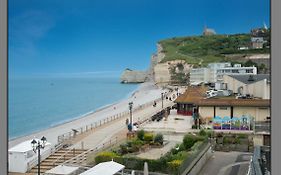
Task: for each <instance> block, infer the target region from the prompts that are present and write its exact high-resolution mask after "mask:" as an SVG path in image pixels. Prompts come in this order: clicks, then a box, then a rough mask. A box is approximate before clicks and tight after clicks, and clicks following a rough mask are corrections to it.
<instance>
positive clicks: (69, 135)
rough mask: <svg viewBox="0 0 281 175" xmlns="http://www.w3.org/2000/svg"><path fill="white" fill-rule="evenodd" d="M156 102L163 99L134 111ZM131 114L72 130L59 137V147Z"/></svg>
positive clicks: (151, 103)
mask: <svg viewBox="0 0 281 175" xmlns="http://www.w3.org/2000/svg"><path fill="white" fill-rule="evenodd" d="M154 101H156V102H159V101H161V98H158V99H156V100H153V101H150V102H147V103H145V104H142V105H139V106H138V107H136V108H134V109H133V111H134V112H136V111H139V110H141V109H143V108H146V107H148V106H152V105H153V104H154ZM129 114H130V112H129V111H124V112H121V113H118V114H115V115H113V116H109V117H107V118H104V119H101V120H99V121H96V122H93V123H90V124H88V125H85V126H82V127H80V128H75V129H72V131H69V132H67V133H64V134H62V135H59V136H58V143H57V145H61V144H63V143H64V144H66V142H67V141H70V140H72V139H74V138H75V137H76V136H78V135H81V134H83V133H86V132H88V131H91V130H94V129H96V128H99V127H101V126H104V125H105V124H107V123H110V122H112V121H115V120H118V119H121V118H123V117H125V116H127V115H129Z"/></svg>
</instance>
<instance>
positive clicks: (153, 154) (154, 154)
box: [137, 135, 184, 159]
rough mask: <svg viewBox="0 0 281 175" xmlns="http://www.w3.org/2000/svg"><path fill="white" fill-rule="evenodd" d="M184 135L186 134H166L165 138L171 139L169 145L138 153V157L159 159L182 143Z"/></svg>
mask: <svg viewBox="0 0 281 175" xmlns="http://www.w3.org/2000/svg"><path fill="white" fill-rule="evenodd" d="M183 137H184V135H164V139H165V140H168V141H169V143H168V144H167V145H165V146H164V147H163V148H152V149H150V150H149V151H147V152H144V153H141V154H138V155H137V157H140V158H144V159H159V158H160V157H161V156H162V155H164V154H166V153H167V152H169V151H170V150H171V149H172V148H174V147H175V146H176V145H177V144H178V143H181V142H182V140H183Z"/></svg>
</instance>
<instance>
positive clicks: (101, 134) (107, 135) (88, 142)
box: [71, 100, 174, 149]
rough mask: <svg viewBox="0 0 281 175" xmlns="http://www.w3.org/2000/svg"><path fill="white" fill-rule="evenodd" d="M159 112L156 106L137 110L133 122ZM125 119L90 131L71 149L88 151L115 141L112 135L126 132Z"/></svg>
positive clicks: (167, 104)
mask: <svg viewBox="0 0 281 175" xmlns="http://www.w3.org/2000/svg"><path fill="white" fill-rule="evenodd" d="M163 104H164V108H165V107H168V106H171V105H173V104H174V102H171V101H169V100H167V101H166V100H164V103H163ZM161 110H162V107H161V105H157V106H156V107H153V106H148V107H146V108H145V109H143V110H139V111H136V112H135V113H133V120H134V121H137V120H138V119H139V120H143V119H146V118H149V117H151V116H152V115H154V114H156V113H157V112H159V111H161ZM127 118H129V115H127V116H126V117H123V118H122V119H118V120H117V121H113V122H112V123H109V124H108V125H107V126H105V127H101V128H98V129H96V130H94V131H91V132H92V133H91V134H89V135H88V136H86V137H84V138H82V139H81V140H79V141H78V142H77V143H76V144H74V145H73V146H71V148H79V149H80V148H82V147H83V148H84V149H90V148H95V147H100V146H101V145H102V144H103V143H106V142H109V141H110V140H112V141H115V140H116V137H114V135H115V134H116V133H118V132H121V131H122V130H127V126H126V124H125V120H126V119H127Z"/></svg>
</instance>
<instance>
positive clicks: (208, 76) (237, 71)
mask: <svg viewBox="0 0 281 175" xmlns="http://www.w3.org/2000/svg"><path fill="white" fill-rule="evenodd" d="M256 74H257V68H256V67H241V64H235V65H234V66H233V67H231V64H230V63H229V62H224V63H210V64H208V67H206V68H196V69H191V71H190V83H191V84H196V83H217V82H219V83H220V82H222V80H223V75H256Z"/></svg>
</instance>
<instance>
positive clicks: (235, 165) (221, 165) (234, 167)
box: [198, 151, 252, 175]
mask: <svg viewBox="0 0 281 175" xmlns="http://www.w3.org/2000/svg"><path fill="white" fill-rule="evenodd" d="M251 155H252V154H251V153H245V152H218V151H216V152H214V155H213V156H212V157H211V158H210V159H209V160H208V161H207V163H206V164H205V166H204V167H203V168H202V170H201V171H200V172H199V173H198V174H199V175H214V174H217V175H237V174H246V173H247V171H248V166H249V162H250V157H251Z"/></svg>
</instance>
